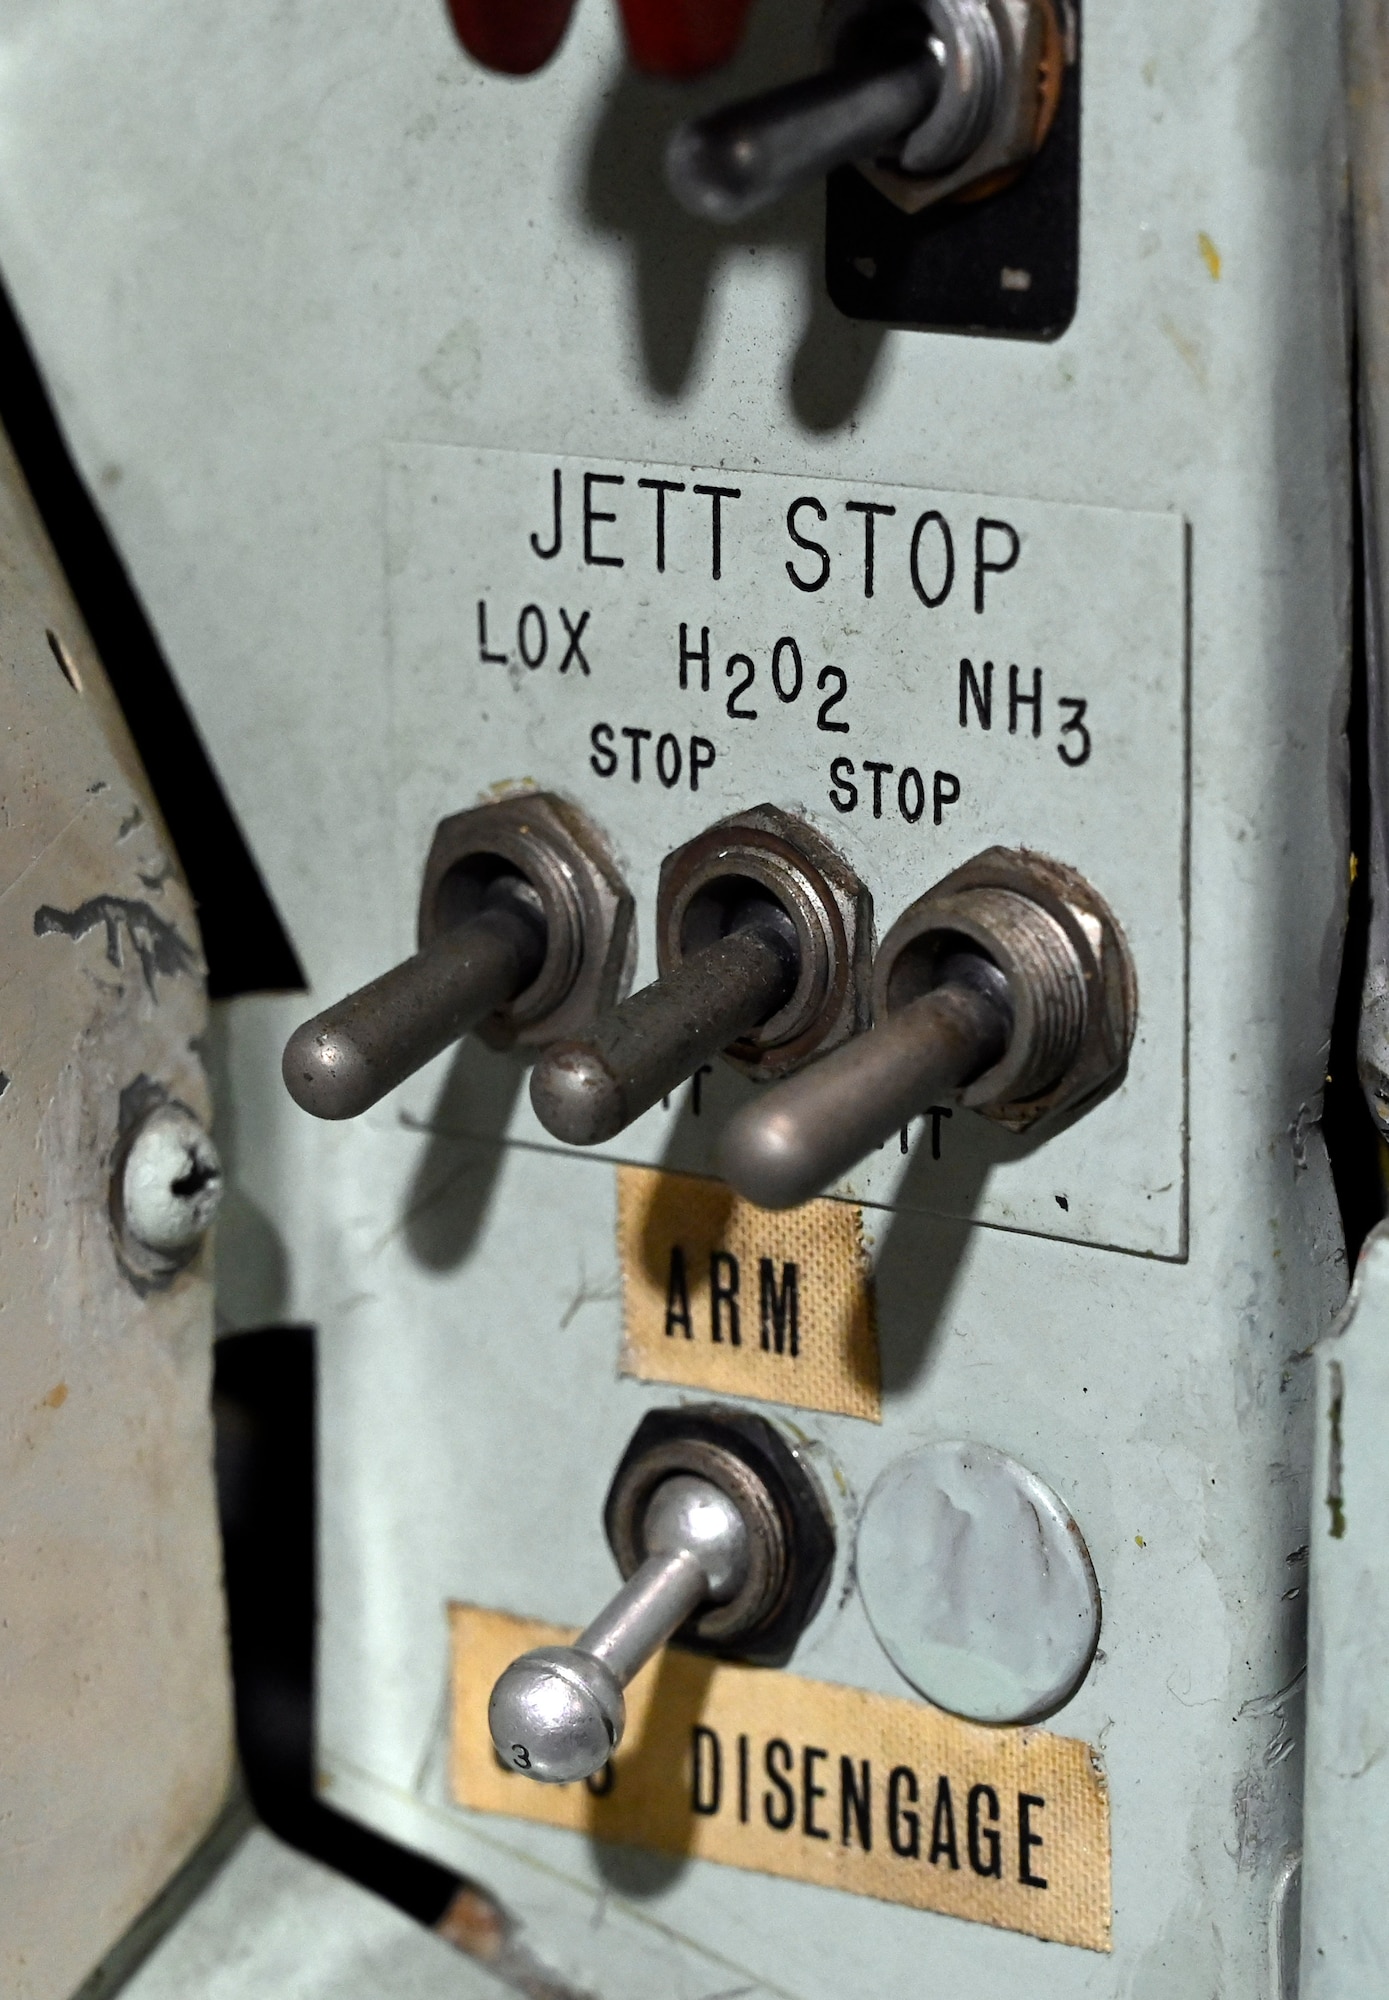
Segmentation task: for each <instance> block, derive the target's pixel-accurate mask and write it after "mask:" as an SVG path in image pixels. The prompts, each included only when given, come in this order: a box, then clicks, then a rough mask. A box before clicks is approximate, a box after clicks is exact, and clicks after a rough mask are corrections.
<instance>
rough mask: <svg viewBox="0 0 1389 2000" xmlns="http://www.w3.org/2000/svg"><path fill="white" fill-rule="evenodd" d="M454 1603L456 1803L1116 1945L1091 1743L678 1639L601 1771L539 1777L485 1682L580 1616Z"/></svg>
mask: <svg viewBox="0 0 1389 2000" xmlns="http://www.w3.org/2000/svg"><path fill="white" fill-rule="evenodd" d="M450 1616H451V1623H452V1635H453V1750H452V1763H451V1774H452V1787H453V1796H454V1798H455V1799H456V1800H457V1802H458V1804H459V1805H463V1806H471V1807H472V1808H473V1809H474V1810H475V1811H478V1812H489V1813H505V1814H507V1815H509V1816H510V1817H511V1818H514V1819H527V1820H538V1821H539V1822H541V1824H542V1825H545V1826H559V1827H568V1828H571V1829H572V1830H573V1831H575V1832H578V1833H587V1834H589V1835H590V1836H591V1837H592V1838H593V1839H596V1840H606V1841H615V1842H619V1843H621V1844H623V1845H626V1846H632V1847H646V1848H656V1849H658V1850H659V1851H660V1852H662V1853H665V1854H688V1855H697V1856H700V1857H701V1858H703V1859H704V1860H707V1861H721V1862H723V1863H725V1864H726V1865H727V1866H729V1867H733V1868H751V1869H755V1870H757V1871H758V1872H759V1873H761V1874H764V1875H783V1876H787V1877H789V1878H790V1879H791V1880H792V1881H796V1882H816V1883H819V1884H821V1885H823V1886H824V1887H826V1888H831V1889H845V1890H848V1891H849V1892H850V1893H851V1894H854V1895H858V1896H875V1897H877V1898H878V1899H879V1900H880V1901H882V1902H887V1903H905V1904H906V1905H908V1907H909V1908H912V1909H917V1910H939V1911H942V1912H943V1913H945V1914H946V1915H948V1916H955V1917H966V1918H968V1919H969V1920H970V1921H971V1922H973V1923H981V1924H994V1925H996V1926H998V1927H999V1928H1000V1929H1003V1930H1012V1931H1025V1932H1027V1933H1028V1934H1029V1935H1030V1936H1032V1937H1039V1938H1049V1939H1051V1940H1053V1941H1054V1942H1056V1943H1058V1944H1076V1945H1085V1946H1087V1947H1088V1948H1089V1949H1090V1950H1092V1951H1108V1950H1109V1949H1110V1887H1109V1856H1110V1848H1109V1794H1108V1789H1107V1787H1106V1784H1105V1778H1104V1773H1103V1771H1102V1769H1101V1768H1100V1764H1099V1759H1098V1757H1097V1755H1096V1753H1095V1752H1094V1751H1093V1750H1092V1749H1091V1748H1090V1746H1089V1745H1088V1744H1086V1743H1082V1742H1078V1741H1077V1740H1076V1739H1075V1738H1073V1737H1068V1736H1053V1735H1051V1734H1050V1733H1049V1732H1048V1731H1046V1730H1041V1729H982V1728H979V1727H977V1726H976V1725H975V1724H973V1723H969V1722H960V1721H958V1720H957V1719H956V1718H955V1717H954V1716H950V1715H946V1714H944V1713H943V1712H942V1711H941V1710H940V1709H935V1708H931V1707H929V1706H928V1705H927V1704H926V1703H924V1702H916V1701H902V1700H898V1699H896V1698H894V1697H891V1696H888V1695H879V1694H865V1693H864V1692H863V1691H862V1689H859V1688H851V1687H838V1686H835V1685H833V1684H832V1683H829V1682H825V1681H811V1680H802V1679H801V1678H799V1676H797V1675H794V1674H784V1673H771V1672H767V1671H766V1670H764V1669H759V1668H756V1667H739V1666H732V1665H729V1664H727V1663H726V1662H724V1661H721V1660H720V1661H715V1660H709V1659H705V1658H703V1657H701V1656H699V1655H696V1654H693V1653H681V1652H677V1651H676V1650H675V1649H673V1648H669V1649H667V1650H666V1651H665V1652H663V1653H661V1654H658V1655H657V1657H656V1659H655V1660H653V1661H652V1662H651V1664H650V1666H648V1667H646V1668H644V1669H643V1671H642V1672H641V1673H640V1674H639V1675H638V1676H637V1678H636V1680H635V1681H634V1682H633V1683H632V1685H631V1687H630V1688H629V1689H628V1691H627V1733H626V1736H625V1738H624V1740H623V1744H622V1747H621V1749H620V1750H619V1751H618V1753H617V1756H616V1757H615V1758H614V1760H613V1762H612V1764H611V1765H609V1767H608V1769H607V1770H606V1771H605V1772H604V1773H603V1775H602V1777H601V1778H599V1779H594V1780H591V1781H590V1782H589V1784H587V1785H541V1784H537V1783H536V1782H535V1781H534V1780H533V1779H530V1778H525V1777H522V1776H520V1775H519V1773H517V1772H515V1771H510V1770H508V1769H507V1768H506V1767H505V1766H504V1765H503V1764H502V1763H501V1761H500V1760H499V1758H498V1757H497V1754H496V1752H495V1751H494V1750H493V1748H492V1744H491V1739H490V1738H489V1736H488V1733H487V1700H488V1696H489V1694H490V1693H491V1690H492V1686H493V1683H494V1682H495V1681H496V1678H497V1676H498V1674H500V1673H501V1671H502V1669H503V1668H504V1667H505V1666H506V1665H507V1664H508V1663H509V1662H510V1661H511V1660H514V1659H515V1658H516V1656H517V1654H518V1653H523V1652H525V1651H527V1650H528V1649H529V1648H530V1647H532V1646H543V1645H556V1644H566V1643H568V1641H569V1640H571V1639H572V1638H573V1637H574V1634H573V1633H572V1632H566V1631H561V1630H560V1629H558V1628H557V1627H555V1626H553V1625H541V1624H538V1623H536V1622H534V1621H533V1620H529V1619H524V1618H513V1617H511V1616H509V1615H508V1614H507V1613H505V1612H500V1611H480V1610H477V1609H475V1608H474V1607H473V1606H471V1605H467V1604H455V1605H453V1606H452V1607H451V1612H450Z"/></svg>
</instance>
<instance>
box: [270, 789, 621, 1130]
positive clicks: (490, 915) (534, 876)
mask: <svg viewBox="0 0 1389 2000" xmlns="http://www.w3.org/2000/svg"><path fill="white" fill-rule="evenodd" d="M419 943H420V949H419V950H418V951H417V952H416V953H415V955H414V956H413V957H412V958H408V959H406V960H405V961H404V962H403V964H400V965H397V966H393V967H392V968H391V970H390V971H389V972H386V973H383V974H382V975H381V977H380V978H379V979H374V980H372V982H371V983H370V985H367V986H363V987H361V988H359V990H358V991H357V992H355V993H350V994H349V995H348V996H347V998H346V999H345V1000H340V1001H339V1002H338V1003H337V1004H336V1005H335V1006H333V1007H330V1008H328V1009H326V1010H325V1012H323V1013H322V1014H317V1015H315V1016H314V1018H313V1019H312V1020H311V1021H306V1022H305V1023H304V1024H303V1026H302V1027H300V1028H297V1029H296V1030H295V1032H294V1034H293V1035H291V1037H290V1039H289V1041H288V1043H287V1044H286V1046H285V1052H284V1059H283V1063H282V1066H281V1067H282V1071H283V1075H284V1080H285V1087H286V1089H287V1090H288V1091H289V1094H290V1096H291V1097H292V1098H293V1099H294V1100H295V1102H296V1103H297V1104H299V1105H300V1106H301V1107H302V1108H303V1109H304V1110H305V1111H311V1112H312V1113H313V1114H314V1116H315V1117H317V1118H355V1117H356V1116H357V1115H358V1114H359V1113H360V1112H362V1111H365V1110H367V1109H368V1108H369V1107H370V1106H371V1105H373V1104H375V1103H376V1102H377V1100H378V1099H379V1098H381V1097H384V1096H385V1094H386V1092H387V1091H388V1090H393V1089H394V1088H395V1086H396V1085H397V1084H399V1083H403V1082H404V1081H405V1079H406V1077H408V1076H413V1074H414V1073H415V1071H416V1070H417V1069H420V1068H421V1067H422V1066H423V1065H424V1064H425V1063H427V1062H429V1061H430V1060H431V1058H432V1057H434V1056H436V1055H438V1054H439V1052H440V1051H441V1050H442V1049H445V1048H447V1047H448V1045H449V1044H450V1043H451V1042H455V1041H457V1040H458V1039H459V1038H460V1037H461V1036H463V1035H466V1034H468V1033H470V1032H471V1031H472V1030H474V1029H476V1030H478V1031H479V1032H480V1033H481V1034H482V1036H483V1037H484V1039H485V1040H487V1041H488V1042H489V1043H491V1044H492V1046H494V1047H499V1048H505V1047H509V1046H510V1045H511V1044H512V1043H518V1042H519V1043H535V1042H543V1041H545V1040H547V1039H549V1038H550V1037H551V1036H552V1035H565V1034H574V1033H576V1032H582V1031H583V1030H584V1029H586V1028H587V1027H588V1026H589V1025H590V1024H591V1023H592V1021H593V1020H594V1018H595V1017H596V1016H598V1015H599V1014H601V1013H602V1012H603V1011H604V1010H605V1009H607V1008H609V1007H611V1005H612V1004H613V1002H614V1001H615V1000H616V998H617V997H618V994H619V992H620V991H621V988H622V985H623V984H624V982H625V980H626V979H627V978H628V977H630V965H629V960H630V957H631V952H632V899H631V896H630V894H629V892H628V890H627V888H626V885H625V884H624V882H623V881H622V878H621V877H620V875H619V874H618V873H617V871H616V869H615V868H614V866H613V864H612V862H611V860H610V859H609V858H608V856H607V853H606V851H605V849H604V846H603V843H602V840H601V838H600V837H599V835H598V833H597V832H596V830H595V829H594V828H593V827H592V826H591V824H590V823H589V822H588V820H586V819H585V818H584V816H583V815H582V814H581V813H579V812H578V811H576V809H575V808H574V807H572V806H569V805H567V804H565V802H564V801H563V800H561V799H557V798H555V797H553V796H552V795H550V794H548V793H544V792H534V793H525V794H519V795H517V796H516V797H513V798H507V799H497V800H494V801H493V802H492V803H491V804H489V805H485V806H478V807H476V808H475V809H474V810H473V811H471V812H462V813H455V814H454V815H453V816H452V817H451V818H449V819H445V820H442V821H441V822H440V824H439V826H438V829H437V830H436V832H435V836H434V841H433V844H432V846H431V848H430V853H429V859H428V861H427V863H426V865H425V872H424V885H423V888H422V890H421V892H420V904H419Z"/></svg>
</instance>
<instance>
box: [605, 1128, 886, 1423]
mask: <svg viewBox="0 0 1389 2000" xmlns="http://www.w3.org/2000/svg"><path fill="white" fill-rule="evenodd" d="M617 1239H618V1251H619V1254H620V1257H621V1260H622V1295H623V1309H624V1326H625V1341H624V1346H623V1354H622V1369H623V1373H624V1374H627V1375H637V1376H640V1377H641V1378H642V1380H643V1381H647V1382H679V1383H681V1384H683V1385H684V1386H686V1387H688V1388H692V1389H712V1390H715V1391H716V1392H719V1393H722V1394H726V1395H735V1396H751V1397H754V1398H757V1399H759V1400H761V1401H763V1402H768V1403H789V1404H790V1405H791V1406H792V1407H793V1408H795V1409H800V1410H831V1411H833V1412H834V1413H835V1414H836V1415H838V1416H845V1417H866V1418H868V1420H869V1421H870V1422H872V1423H881V1421H882V1385H881V1380H880V1376H879V1369H878V1334H877V1326H876V1323H875V1319H874V1312H873V1289H872V1275H871V1272H870V1270H869V1265H868V1259H867V1256H866V1254H865V1252H864V1247H863V1217H862V1211H861V1210H860V1209H858V1208H856V1207H855V1206H854V1205H853V1204H852V1203H850V1202H843V1201H812V1202H807V1203H806V1205H805V1206H804V1207H803V1208H798V1209H792V1210H790V1211H789V1212H788V1213H786V1214H784V1215H773V1214H770V1213H769V1212H768V1211H767V1210H766V1209H762V1208H754V1207H753V1205H752V1203H751V1202H747V1201H743V1200H742V1199H741V1198H740V1197H739V1196H738V1195H735V1194H734V1192H733V1190H732V1189H731V1188H729V1187H726V1186H725V1185H724V1184H723V1183H722V1182H721V1181H706V1180H698V1179H695V1178H694V1177H693V1176H691V1175H688V1174H665V1173H659V1172H657V1171H655V1170H654V1169H652V1168H650V1167H619V1168H618V1170H617Z"/></svg>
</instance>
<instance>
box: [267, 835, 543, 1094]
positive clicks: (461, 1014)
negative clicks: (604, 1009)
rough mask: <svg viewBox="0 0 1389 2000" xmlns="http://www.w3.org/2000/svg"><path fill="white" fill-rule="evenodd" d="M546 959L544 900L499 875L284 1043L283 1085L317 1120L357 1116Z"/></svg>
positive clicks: (517, 879)
mask: <svg viewBox="0 0 1389 2000" xmlns="http://www.w3.org/2000/svg"><path fill="white" fill-rule="evenodd" d="M544 957H545V918H544V915H543V913H542V911H541V908H540V898H539V897H538V896H537V895H536V893H535V891H534V889H532V887H531V885H530V884H529V882H527V881H525V880H524V879H523V878H522V877H521V876H519V875H499V876H497V877H496V878H495V879H494V880H493V881H492V882H490V883H489V884H488V885H487V887H486V889H485V890H483V892H482V899H481V908H480V909H479V910H478V911H477V913H476V915H475V916H471V917H469V918H467V919H466V920H465V921H464V922H462V923H460V924H458V925H456V926H455V927H454V928H453V929H451V930H446V931H444V932H442V933H441V934H440V936H438V937H437V938H435V940H434V942H433V943H432V944H430V945H426V947H425V948H424V950H423V951H418V952H416V953H415V955H414V957H413V958H407V959H406V960H405V961H404V962H403V963H402V964H400V965H394V966H392V967H391V969H390V971H389V972H383V973H382V974H381V977H380V978H379V979H373V980H372V981H371V983H370V985H368V986H362V987H359V988H358V990H357V991H356V992H355V993H349V994H348V996H347V998H346V999H345V1000H339V1001H338V1002H337V1003H336V1005H335V1006H332V1007H329V1008H327V1009H326V1010H325V1011H324V1012H323V1013H322V1014H315V1015H314V1017H313V1019H312V1020H311V1021H305V1022H304V1024H303V1026H302V1027H299V1028H296V1029H295V1031H294V1033H293V1034H292V1035H291V1036H290V1039H289V1041H288V1042H287V1043H286V1044H285V1053H284V1060H283V1063H282V1065H281V1068H282V1071H283V1074H284V1080H285V1087H286V1089H287V1090H288V1091H289V1094H290V1096H291V1097H292V1098H293V1099H294V1101H295V1103H296V1104H298V1105H299V1106H300V1107H301V1109H303V1110H305V1111H311V1112H312V1113H313V1114H314V1116H315V1117H316V1118H355V1117H356V1116H357V1115H358V1113H359V1112H362V1111H366V1110H368V1109H369V1108H370V1106H371V1105H373V1104H375V1103H376V1101H377V1100H378V1098H382V1097H384V1096H385V1095H386V1092H387V1091H388V1090H394V1089H395V1087H396V1085H397V1084H398V1083H403V1082H404V1081H405V1079H406V1077H407V1076H413V1075H414V1073H415V1071H416V1070H417V1069H422V1068H423V1067H424V1065H425V1063H427V1062H429V1061H431V1060H432V1058H433V1057H435V1056H437V1055H438V1053H439V1051H440V1050H441V1049H446V1048H447V1047H448V1045H449V1043H450V1042H456V1041H457V1040H458V1039H459V1037H460V1036H462V1035H466V1034H467V1033H468V1032H469V1030H470V1029H472V1028H475V1027H476V1026H477V1025H478V1022H479V1021H482V1020H485V1019H486V1017H487V1016H488V1015H489V1014H495V1013H496V1011H497V1009H498V1008H499V1007H504V1006H505V1005H506V1004H507V1002H508V1001H509V1000H514V999H515V998H516V995H517V994H518V993H520V992H522V991H523V990H524V988H526V987H527V986H529V985H530V983H531V981H532V979H534V977H535V975H536V973H537V972H538V971H539V970H540V967H541V963H542V961H543V960H544Z"/></svg>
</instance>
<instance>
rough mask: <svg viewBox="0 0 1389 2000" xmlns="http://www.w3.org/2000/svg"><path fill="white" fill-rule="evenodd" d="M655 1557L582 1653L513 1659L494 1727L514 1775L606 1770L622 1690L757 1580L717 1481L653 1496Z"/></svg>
mask: <svg viewBox="0 0 1389 2000" xmlns="http://www.w3.org/2000/svg"><path fill="white" fill-rule="evenodd" d="M642 1539H643V1542H644V1544H645V1546H646V1548H647V1550H648V1554H647V1558H646V1560H645V1562H644V1563H643V1564H642V1566H641V1568H640V1569H639V1570H638V1571H637V1573H636V1575H635V1576H633V1577H631V1578H629V1579H628V1581H627V1582H626V1583H624V1584H623V1586H622V1588H621V1590H619V1591H618V1593H617V1595H616V1596H615V1597H614V1598H613V1599H612V1601H611V1603H609V1604H607V1605H605V1606H604V1607H603V1609H602V1610H601V1611H600V1612H599V1614H598V1616H597V1617H596V1618H595V1619H594V1620H593V1623H592V1624H591V1625H589V1626H588V1627H587V1628H586V1629H585V1630H584V1631H583V1632H581V1633H580V1635H579V1637H578V1638H577V1639H576V1640H575V1642H574V1644H573V1645H572V1646H540V1647H537V1649H536V1650H535V1651H534V1652H532V1653H523V1654H522V1656H521V1658H520V1659H519V1660H513V1661H512V1663H511V1665H510V1666H509V1667H508V1668H507V1669H506V1672H505V1673H504V1674H503V1675H502V1676H501V1679H500V1680H499V1681H498V1682H497V1685H496V1687H495V1688H494V1689H493V1690H492V1699H491V1702H490V1703H489V1705H488V1710H487V1722H488V1727H489V1728H490V1729H491V1732H492V1741H493V1742H494V1743H495V1744H496V1746H497V1753H498V1755H499V1756H500V1757H501V1758H502V1759H503V1761H504V1762H505V1763H507V1764H510V1765H511V1766H512V1767H513V1769H515V1770H518V1771H524V1772H526V1774H527V1775H528V1776H529V1777H532V1778H540V1779H542V1780H544V1781H545V1782H547V1783H550V1784H567V1783H569V1782H570V1781H571V1780H572V1779H575V1778H588V1777H591V1776H592V1775H593V1773H594V1772H595V1771H601V1770H602V1768H603V1766H604V1765H605V1764H606V1763H607V1761H608V1759H609V1757H610V1756H611V1755H612V1753H613V1751H614V1750H615V1749H616V1748H617V1746H618V1744H619V1743H620V1742H621V1740H622V1731H623V1728H624V1726H625V1723H626V1704H625V1702H624V1701H623V1698H622V1690H623V1688H624V1687H626V1685H627V1683H628V1682H629V1681H630V1680H631V1679H632V1677H633V1675H634V1674H636V1673H637V1672H638V1671H639V1669H640V1668H642V1667H644V1666H645V1665H646V1662H647V1661H648V1660H649V1659H650V1658H651V1656H652V1654H653V1653H655V1652H656V1651H657V1650H658V1649H659V1648H660V1647H661V1646H664V1644H665V1642H666V1640H667V1639H669V1637H670V1635H671V1633H672V1632H674V1631H676V1630H678V1628H679V1627H680V1626H681V1625H683V1624H684V1623H685V1620H686V1619H687V1618H689V1617H690V1616H691V1614H692V1613H693V1612H695V1611H697V1610H698V1609H699V1607H700V1606H701V1605H702V1604H725V1603H727V1602H728V1600H729V1599H730V1598H731V1597H733V1596H735V1595H736V1593H737V1592H738V1591H739V1590H741V1589H742V1587H743V1584H744V1582H745V1581H746V1579H747V1573H748V1532H747V1528H746V1527H745V1525H744V1522H743V1517H742V1515H741V1514H740V1513H739V1511H738V1509H737V1507H736V1506H735V1505H734V1504H733V1502H732V1501H731V1500H730V1499H729V1498H728V1496H727V1495H726V1494H725V1493H723V1492H721V1491H720V1489H719V1488H718V1487H717V1486H714V1485H711V1484H710V1482H709V1481H708V1480H707V1479H696V1478H693V1477H691V1476H690V1475H689V1474H677V1475H676V1476H675V1477H673V1478H670V1479H666V1480H663V1481H662V1482H661V1484H660V1485H659V1486H658V1487H657V1488H656V1490H655V1492H654V1493H653V1494H652V1496H651V1499H650V1502H649V1503H648V1505H647V1509H646V1516H645V1519H644V1521H643V1523H642Z"/></svg>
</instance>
